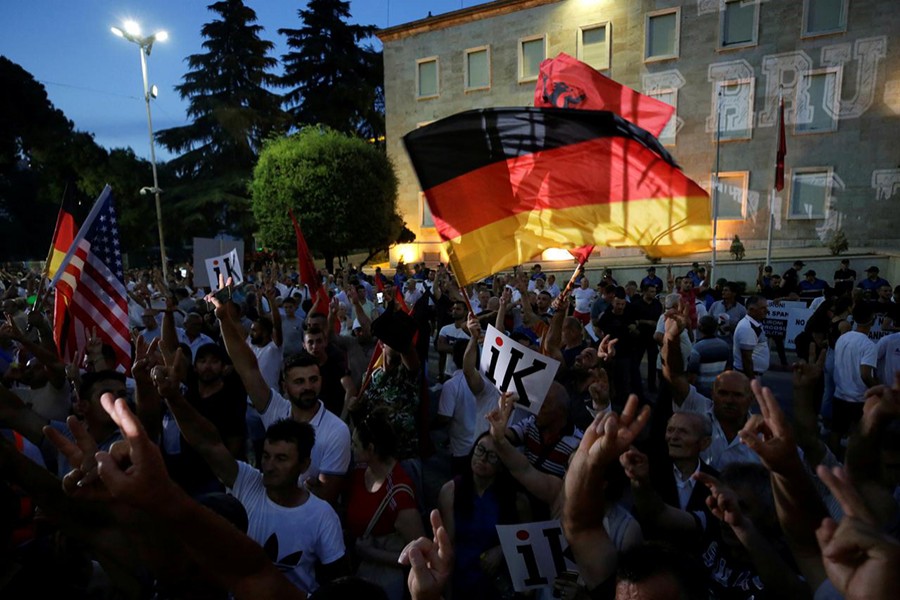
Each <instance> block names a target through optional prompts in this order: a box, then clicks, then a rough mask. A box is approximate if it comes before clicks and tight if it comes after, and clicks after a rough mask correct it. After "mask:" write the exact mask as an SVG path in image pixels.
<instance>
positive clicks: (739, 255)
mask: <svg viewBox="0 0 900 600" xmlns="http://www.w3.org/2000/svg"><path fill="white" fill-rule="evenodd" d="M728 251H729V252H730V253H731V256H733V257H734V260H744V254H745V250H744V242H742V241H741V238H739V237H738V236H737V235H736V234H735V236H734V239H732V240H731V248H729V249H728Z"/></svg>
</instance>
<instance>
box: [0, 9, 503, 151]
mask: <svg viewBox="0 0 900 600" xmlns="http://www.w3.org/2000/svg"><path fill="white" fill-rule="evenodd" d="M485 1H486V0H351V2H350V9H351V13H352V17H353V18H352V20H353V21H354V22H357V23H364V24H370V25H375V26H377V27H387V26H393V25H398V24H401V23H407V22H410V21H415V20H418V19H421V18H424V17H425V16H426V15H427V14H428V11H431V12H432V13H433V14H435V15H437V14H441V13H445V12H449V11H452V10H458V9H460V8H464V7H469V6H474V5H477V4H483V3H485ZM211 3H212V2H211V1H197V0H155V1H154V2H146V1H145V2H136V1H134V0H76V1H68V2H60V1H59V0H23V1H18V2H12V1H10V2H7V6H6V7H5V9H4V10H3V11H2V14H3V17H2V19H0V55H3V56H6V57H7V58H9V59H10V60H12V61H13V62H16V63H18V64H19V65H21V66H22V67H23V68H25V69H26V70H27V71H29V72H30V73H31V74H32V75H33V76H34V78H35V79H37V80H38V81H40V82H41V83H43V84H44V87H45V88H46V89H47V93H48V95H49V97H50V101H51V102H53V104H54V105H55V106H56V107H57V108H59V109H61V110H62V111H63V112H64V113H65V114H66V116H67V117H68V118H69V119H71V120H72V121H73V122H74V123H75V127H76V128H77V129H79V130H81V131H87V132H90V133H93V134H95V139H96V140H97V142H98V143H99V144H101V145H103V146H106V147H107V148H113V147H128V146H130V147H131V148H132V149H133V150H134V151H135V153H136V154H138V155H139V156H144V157H149V154H150V148H149V139H148V135H147V117H146V110H145V108H144V101H143V84H142V83H141V69H140V57H139V54H138V52H139V50H138V47H137V46H136V45H135V44H132V43H129V42H127V41H125V40H123V39H120V38H117V37H115V36H114V35H113V34H112V33H111V32H110V30H109V28H110V27H111V26H113V25H117V26H121V23H122V22H123V21H124V20H125V19H129V18H130V19H133V20H135V21H137V22H138V23H139V24H140V25H141V26H142V28H143V33H144V34H150V33H153V32H155V31H159V30H165V31H167V32H168V33H169V39H168V40H167V41H166V42H164V43H158V44H156V45H154V47H153V51H152V54H151V56H150V58H149V62H148V65H149V67H148V68H149V80H150V83H151V84H153V83H155V84H156V85H157V86H158V87H159V90H160V93H159V97H158V98H157V99H156V100H154V101H153V104H152V113H153V127H154V130H159V129H165V128H167V127H173V126H176V125H181V124H184V123H185V122H186V114H185V106H186V104H185V103H184V102H182V101H181V99H180V98H178V95H177V93H176V92H175V91H174V90H173V86H175V85H177V84H178V83H180V82H181V77H182V76H183V75H184V72H185V68H186V67H185V62H184V59H185V57H187V56H188V55H190V54H195V53H198V52H200V51H201V46H200V45H201V43H202V38H201V36H200V28H201V27H202V26H203V24H204V23H206V22H208V21H209V20H211V18H212V16H213V13H211V12H209V11H208V10H207V8H206V6H207V5H208V4H211ZM246 4H247V5H248V6H250V7H251V8H253V10H255V11H256V14H257V17H258V23H259V24H260V25H262V26H263V27H264V28H265V30H264V32H263V33H262V36H263V37H264V38H265V39H267V40H269V41H272V42H274V43H275V45H276V47H275V52H274V56H276V57H280V56H281V54H283V53H284V52H285V51H286V50H287V47H286V46H285V44H284V38H283V36H280V35H278V33H277V30H278V29H279V28H281V27H289V28H296V27H299V26H300V19H299V17H298V16H297V10H298V9H299V8H300V7H301V6H303V5H304V4H305V0H300V1H297V0H290V1H289V0H246ZM376 43H377V40H376ZM157 157H158V158H159V159H160V160H165V159H167V158H168V155H167V154H166V153H165V151H164V150H162V149H160V148H157Z"/></svg>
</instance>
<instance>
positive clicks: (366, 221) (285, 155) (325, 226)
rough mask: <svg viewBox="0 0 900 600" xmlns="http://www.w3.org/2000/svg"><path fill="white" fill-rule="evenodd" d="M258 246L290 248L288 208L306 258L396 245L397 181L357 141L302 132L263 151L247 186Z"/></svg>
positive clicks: (377, 155) (378, 155) (321, 131)
mask: <svg viewBox="0 0 900 600" xmlns="http://www.w3.org/2000/svg"><path fill="white" fill-rule="evenodd" d="M250 192H251V195H252V199H253V200H252V201H253V214H254V215H255V217H256V223H257V227H258V232H259V236H260V239H261V241H262V243H264V244H265V245H267V246H270V247H274V248H282V249H293V248H294V247H295V246H294V232H293V227H292V225H291V220H290V216H289V215H288V209H292V210H293V211H294V215H295V216H296V217H297V219H298V220H299V221H300V226H301V228H302V229H303V235H304V237H305V238H306V241H307V243H308V244H309V246H310V248H311V249H312V250H313V251H318V252H319V253H321V254H322V255H324V256H325V259H326V261H328V262H330V261H331V260H332V259H333V258H334V257H336V256H346V255H347V254H350V253H351V252H353V251H358V250H362V249H368V250H371V249H375V248H386V247H387V246H389V245H390V244H391V243H393V242H394V241H395V240H397V238H398V236H399V235H400V232H401V231H402V229H403V225H404V223H403V220H402V218H401V217H400V215H399V214H398V213H397V202H396V198H397V176H396V175H395V173H394V169H393V166H392V165H391V163H390V161H389V160H388V158H387V157H386V156H385V155H384V154H383V153H382V152H380V151H379V150H378V149H377V148H375V147H374V146H373V145H372V144H369V143H367V142H365V141H363V140H361V139H359V138H356V137H350V136H347V135H344V134H341V133H338V132H335V131H333V130H329V129H326V128H321V127H308V128H306V129H304V130H302V131H301V132H299V133H297V134H295V135H292V136H290V137H283V138H279V139H276V140H272V141H271V142H269V143H268V144H266V146H265V148H264V149H263V151H262V153H261V154H260V157H259V162H258V163H257V165H256V169H255V170H254V172H253V181H252V183H251V185H250Z"/></svg>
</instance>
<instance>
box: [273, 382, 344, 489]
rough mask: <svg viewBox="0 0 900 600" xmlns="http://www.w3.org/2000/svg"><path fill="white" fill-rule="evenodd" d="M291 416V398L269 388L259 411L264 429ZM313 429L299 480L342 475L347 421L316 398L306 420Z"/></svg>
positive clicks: (301, 481)
mask: <svg viewBox="0 0 900 600" xmlns="http://www.w3.org/2000/svg"><path fill="white" fill-rule="evenodd" d="M290 418H291V401H290V400H288V399H287V398H285V397H284V396H282V395H281V394H279V393H278V392H277V391H275V389H272V395H271V397H270V398H269V405H268V406H267V407H266V411H265V412H264V413H262V414H261V415H260V419H261V420H262V424H263V427H265V428H266V429H268V428H269V427H270V426H271V425H272V424H273V423H275V422H276V421H280V420H282V419H290ZM309 424H310V425H312V427H313V429H314V430H315V431H316V442H315V444H313V448H312V452H310V456H309V459H310V460H309V468H308V469H307V470H306V472H305V473H303V475H301V476H300V483H303V482H304V481H306V480H307V479H316V478H318V477H319V473H322V474H323V475H346V474H347V470H348V469H349V468H350V430H349V429H348V428H347V424H346V423H344V422H343V421H341V419H340V418H339V417H337V416H335V415H334V413H332V412H331V411H330V410H328V409H326V408H325V405H324V404H322V401H321V400H319V410H318V412H316V415H315V416H314V417H313V418H312V420H311V421H310V422H309Z"/></svg>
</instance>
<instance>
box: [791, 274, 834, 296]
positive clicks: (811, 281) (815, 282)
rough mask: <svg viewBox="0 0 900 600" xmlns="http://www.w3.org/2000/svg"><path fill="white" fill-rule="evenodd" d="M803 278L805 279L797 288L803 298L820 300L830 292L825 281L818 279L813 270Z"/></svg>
mask: <svg viewBox="0 0 900 600" xmlns="http://www.w3.org/2000/svg"><path fill="white" fill-rule="evenodd" d="M803 277H804V278H805V279H804V280H803V281H801V282H800V283H799V284H798V286H797V289H798V291H799V292H800V297H801V298H818V297H819V296H823V295H825V293H826V292H827V291H828V284H827V283H826V282H825V280H824V279H819V278H818V277H816V272H815V271H813V270H812V269H810V270H809V271H807V272H806V273H804V274H803Z"/></svg>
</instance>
